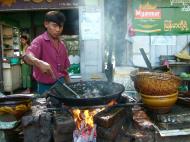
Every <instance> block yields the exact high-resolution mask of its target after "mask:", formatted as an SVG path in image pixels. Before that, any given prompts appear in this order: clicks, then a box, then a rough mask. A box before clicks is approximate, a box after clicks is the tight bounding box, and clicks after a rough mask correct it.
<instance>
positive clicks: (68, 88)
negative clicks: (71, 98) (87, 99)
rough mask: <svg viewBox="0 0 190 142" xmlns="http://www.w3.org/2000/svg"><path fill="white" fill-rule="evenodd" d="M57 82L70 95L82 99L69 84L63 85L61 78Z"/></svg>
mask: <svg viewBox="0 0 190 142" xmlns="http://www.w3.org/2000/svg"><path fill="white" fill-rule="evenodd" d="M57 82H59V83H60V84H61V85H62V86H63V87H64V88H65V89H67V90H68V91H69V92H70V93H72V94H73V95H75V97H76V98H80V96H79V94H77V93H76V92H75V91H74V90H73V89H71V88H70V87H69V86H68V85H67V84H65V83H63V82H62V81H61V80H60V78H59V79H57Z"/></svg>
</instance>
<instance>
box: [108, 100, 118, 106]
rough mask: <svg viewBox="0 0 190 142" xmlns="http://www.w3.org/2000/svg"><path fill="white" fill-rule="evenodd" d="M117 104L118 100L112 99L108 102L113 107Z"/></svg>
mask: <svg viewBox="0 0 190 142" xmlns="http://www.w3.org/2000/svg"><path fill="white" fill-rule="evenodd" d="M115 104H117V101H116V100H112V101H110V102H109V103H108V107H111V106H113V105H115Z"/></svg>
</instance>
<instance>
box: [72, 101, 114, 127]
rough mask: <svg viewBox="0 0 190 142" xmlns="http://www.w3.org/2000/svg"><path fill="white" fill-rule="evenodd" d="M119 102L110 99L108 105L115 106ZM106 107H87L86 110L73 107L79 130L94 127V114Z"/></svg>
mask: <svg viewBox="0 0 190 142" xmlns="http://www.w3.org/2000/svg"><path fill="white" fill-rule="evenodd" d="M115 104H117V101H116V100H112V101H110V102H109V103H108V104H107V106H108V107H110V106H113V105H115ZM104 109H105V108H98V109H85V110H80V109H72V110H71V111H72V113H73V118H74V121H75V123H76V126H77V128H78V130H81V129H89V128H93V127H94V120H93V118H94V116H95V115H96V114H97V113H98V112H100V111H102V110H104Z"/></svg>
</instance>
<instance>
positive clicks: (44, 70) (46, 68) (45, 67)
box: [36, 60, 56, 80]
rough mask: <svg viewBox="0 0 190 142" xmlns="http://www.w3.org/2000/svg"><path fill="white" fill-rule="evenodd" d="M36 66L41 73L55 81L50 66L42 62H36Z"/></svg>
mask: <svg viewBox="0 0 190 142" xmlns="http://www.w3.org/2000/svg"><path fill="white" fill-rule="evenodd" d="M36 66H37V67H38V68H39V69H40V71H41V72H42V73H44V74H47V75H50V76H51V77H52V78H53V79H54V80H56V76H55V75H54V73H53V70H52V68H51V65H50V64H48V63H47V62H44V61H42V60H38V62H37V64H36Z"/></svg>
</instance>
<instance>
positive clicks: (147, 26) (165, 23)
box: [132, 0, 190, 35]
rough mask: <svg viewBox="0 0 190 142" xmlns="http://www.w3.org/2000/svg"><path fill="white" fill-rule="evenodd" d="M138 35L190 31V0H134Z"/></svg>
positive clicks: (134, 24) (134, 27)
mask: <svg viewBox="0 0 190 142" xmlns="http://www.w3.org/2000/svg"><path fill="white" fill-rule="evenodd" d="M132 14H133V30H134V32H135V33H136V35H147V34H148V35H178V34H189V33H190V0H133V10H132Z"/></svg>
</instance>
